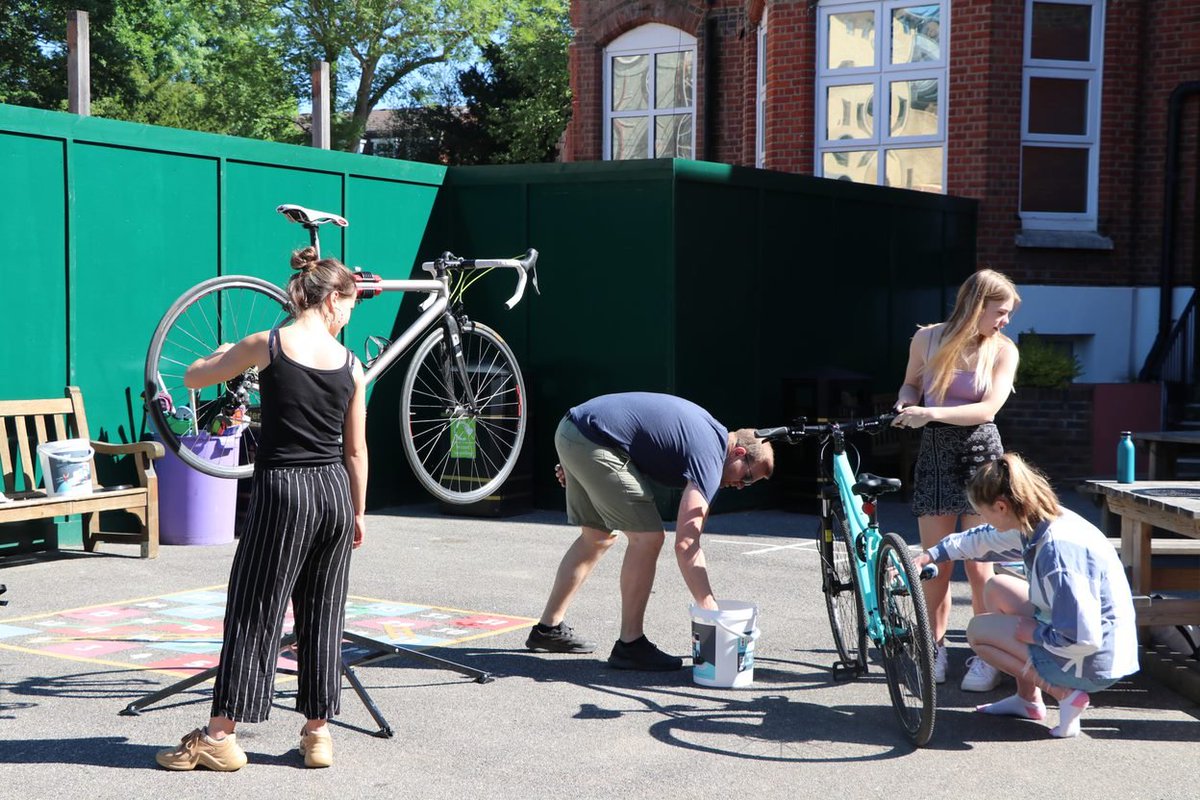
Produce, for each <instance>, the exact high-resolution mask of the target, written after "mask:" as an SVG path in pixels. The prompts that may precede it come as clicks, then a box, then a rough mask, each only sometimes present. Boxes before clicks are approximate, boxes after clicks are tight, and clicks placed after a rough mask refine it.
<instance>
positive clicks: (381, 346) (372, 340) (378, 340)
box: [363, 336, 392, 369]
mask: <svg viewBox="0 0 1200 800" xmlns="http://www.w3.org/2000/svg"><path fill="white" fill-rule="evenodd" d="M391 344H392V340H391V339H385V338H383V337H382V336H368V337H367V340H366V341H365V342H363V352H364V353H366V355H367V361H366V364H365V366H366V368H367V369H370V368H371V365H372V364H374V363H375V359H377V358H379V356H380V355H382V354H383V351H384V350H387V349H388V347H390V346H391ZM372 347H374V348H375V352H374V353H372V352H371V348H372Z"/></svg>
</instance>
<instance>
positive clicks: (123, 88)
mask: <svg viewBox="0 0 1200 800" xmlns="http://www.w3.org/2000/svg"><path fill="white" fill-rule="evenodd" d="M71 9H79V10H81V11H86V12H87V13H88V22H89V28H90V38H89V47H90V50H91V90H92V113H93V114H95V115H97V116H106V117H113V118H117V119H124V120H132V121H135V122H146V123H151V124H155V125H168V126H172V127H178V128H189V129H192V130H201V131H212V132H217V133H227V134H232V135H235V136H251V137H256V138H261V139H282V140H289V139H291V140H295V139H298V137H299V135H300V130H299V128H298V126H297V125H296V116H297V112H298V105H297V102H296V95H295V93H294V91H293V86H292V81H291V79H290V77H289V76H288V75H287V73H286V72H284V70H283V63H284V57H285V53H284V49H283V44H282V38H281V32H280V21H279V17H278V13H277V12H276V11H275V10H274V9H273V8H272V7H271V6H270V5H264V4H262V3H249V2H239V0H10V1H9V2H7V3H4V4H0V102H6V103H14V104H19V105H28V106H35V107H39V108H50V109H65V108H66V96H67V83H66V75H67V69H66V55H67V53H66V27H67V12H68V11H69V10H71Z"/></svg>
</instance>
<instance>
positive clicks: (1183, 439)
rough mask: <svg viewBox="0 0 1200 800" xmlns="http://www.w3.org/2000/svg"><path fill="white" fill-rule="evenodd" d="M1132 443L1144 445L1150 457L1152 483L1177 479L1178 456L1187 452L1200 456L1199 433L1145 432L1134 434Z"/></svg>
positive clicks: (1149, 477)
mask: <svg viewBox="0 0 1200 800" xmlns="http://www.w3.org/2000/svg"><path fill="white" fill-rule="evenodd" d="M1133 441H1134V442H1135V443H1138V444H1145V445H1146V449H1147V451H1148V454H1149V456H1150V472H1149V474H1148V475H1147V476H1146V477H1147V479H1149V480H1152V481H1171V480H1175V479H1176V478H1177V477H1179V473H1178V469H1177V464H1178V461H1179V456H1180V455H1182V454H1183V453H1186V452H1188V451H1192V452H1195V453H1197V454H1200V431H1145V432H1142V433H1134V434H1133Z"/></svg>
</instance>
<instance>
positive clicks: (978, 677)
mask: <svg viewBox="0 0 1200 800" xmlns="http://www.w3.org/2000/svg"><path fill="white" fill-rule="evenodd" d="M999 685H1000V670H998V669H996V668H995V667H993V666H992V665H991V664H989V663H987V662H986V661H984V660H983V659H982V658H980V657H979V656H971V657H970V658H968V659H967V674H966V675H963V679H962V690H963V691H964V692H990V691H991V690H992V689H995V688H996V687H997V686H999Z"/></svg>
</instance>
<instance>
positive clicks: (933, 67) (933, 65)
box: [813, 0, 950, 194]
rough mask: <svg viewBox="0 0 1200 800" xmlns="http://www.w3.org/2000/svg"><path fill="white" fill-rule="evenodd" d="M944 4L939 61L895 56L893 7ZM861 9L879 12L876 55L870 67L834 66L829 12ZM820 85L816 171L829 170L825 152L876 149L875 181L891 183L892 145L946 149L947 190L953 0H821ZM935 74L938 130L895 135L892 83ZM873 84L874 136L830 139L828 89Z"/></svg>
mask: <svg viewBox="0 0 1200 800" xmlns="http://www.w3.org/2000/svg"><path fill="white" fill-rule="evenodd" d="M932 5H936V6H940V7H941V13H940V16H939V20H940V27H939V32H938V33H939V35H938V43H939V48H940V54H939V55H940V57H939V58H938V60H936V61H922V62H919V63H918V64H896V65H893V64H892V63H891V60H892V52H891V47H892V37H891V21H892V12H893V11H895V10H896V9H898V8H911V7H913V6H932ZM856 11H873V12H874V13H875V58H876V63H875V64H874V65H873V66H870V67H843V68H833V69H831V68H830V67H829V36H828V34H827V31H828V30H829V17H830V15H831V14H846V13H853V12H856ZM817 26H818V27H817V70H816V75H817V87H816V106H817V110H816V118H815V123H814V124H815V130H814V131H813V141H814V142H815V143H816V147H814V148H813V174H814V175H817V176H822V177H823V176H824V175H825V156H826V155H827V154H829V153H838V152H846V151H861V150H874V151H875V183H876V184H879V185H881V186H882V185H886V183H887V161H886V158H887V156H886V154H887V151H889V150H901V149H923V148H928V147H940V148H941V149H942V165H941V172H942V193H943V194H945V192H946V184H947V176H946V164H947V150H948V147H947V136H946V131H947V122H946V121H947V118H948V116H949V103H948V99H949V98H948V92H949V83H950V70H949V51H950V0H871V1H870V2H863V0H821V5H820V7H819V8H818V15H817ZM929 78H935V79H936V80H937V82H938V83H937V85H938V100H937V102H938V116H937V130H936V131H935V132H934V133H932V134H928V135H923V136H893V135H892V134H891V131H890V128H891V109H890V99H891V97H890V89H891V87H890V85H889V84H891V83H892V82H893V81H904V80H921V79H929ZM864 84H870V85H871V86H872V87H873V88H872V90H873V92H874V95H873V96H874V110H875V113H874V119H875V128H874V131H873V132H872V135H871V136H870V137H866V138H862V139H828V138H826V137H827V135H828V130H829V125H828V120H827V118H826V113H827V112H828V108H827V97H826V95H827V92H826V90H827V89H828V88H829V87H831V86H858V85H864Z"/></svg>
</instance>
